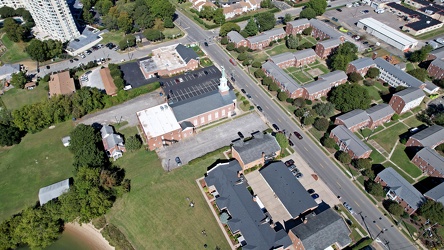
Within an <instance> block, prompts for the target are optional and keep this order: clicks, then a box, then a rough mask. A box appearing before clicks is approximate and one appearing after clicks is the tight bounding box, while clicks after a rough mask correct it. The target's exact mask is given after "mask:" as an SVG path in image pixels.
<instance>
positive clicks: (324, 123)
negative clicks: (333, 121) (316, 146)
mask: <svg viewBox="0 0 444 250" xmlns="http://www.w3.org/2000/svg"><path fill="white" fill-rule="evenodd" d="M329 125H330V122H329V121H328V120H327V119H325V118H317V119H316V121H315V122H314V124H313V127H315V128H316V129H317V130H319V131H326V130H327V129H328V126H329Z"/></svg>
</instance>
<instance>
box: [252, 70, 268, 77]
mask: <svg viewBox="0 0 444 250" xmlns="http://www.w3.org/2000/svg"><path fill="white" fill-rule="evenodd" d="M254 77H256V78H264V77H266V75H265V73H264V71H262V69H258V70H256V71H254Z"/></svg>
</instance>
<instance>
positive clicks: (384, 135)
mask: <svg viewBox="0 0 444 250" xmlns="http://www.w3.org/2000/svg"><path fill="white" fill-rule="evenodd" d="M407 129H408V128H407V126H406V125H404V124H402V123H398V124H395V125H393V126H391V127H390V128H386V129H384V130H383V131H381V132H379V133H378V134H376V135H374V136H372V137H371V139H374V140H375V141H376V142H377V143H378V144H379V145H381V147H383V148H384V149H385V151H387V152H388V153H390V151H391V150H392V148H393V146H394V145H395V143H396V141H397V140H399V135H400V134H402V133H404V132H406V131H407Z"/></svg>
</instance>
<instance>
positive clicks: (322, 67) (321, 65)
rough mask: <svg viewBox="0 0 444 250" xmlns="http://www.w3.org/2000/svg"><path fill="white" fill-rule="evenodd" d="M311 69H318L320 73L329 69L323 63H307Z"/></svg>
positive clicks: (325, 72)
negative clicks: (313, 64)
mask: <svg viewBox="0 0 444 250" xmlns="http://www.w3.org/2000/svg"><path fill="white" fill-rule="evenodd" d="M309 66H310V67H311V68H312V69H320V70H321V71H322V74H327V73H328V72H330V70H329V69H328V68H327V67H326V66H325V65H323V64H319V65H316V66H312V65H309Z"/></svg>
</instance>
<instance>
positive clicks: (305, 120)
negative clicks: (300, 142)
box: [302, 116, 315, 126]
mask: <svg viewBox="0 0 444 250" xmlns="http://www.w3.org/2000/svg"><path fill="white" fill-rule="evenodd" d="M314 121H315V119H314V118H313V117H312V116H305V117H304V118H302V123H303V124H304V125H306V126H308V125H312V124H313V123H314Z"/></svg>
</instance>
